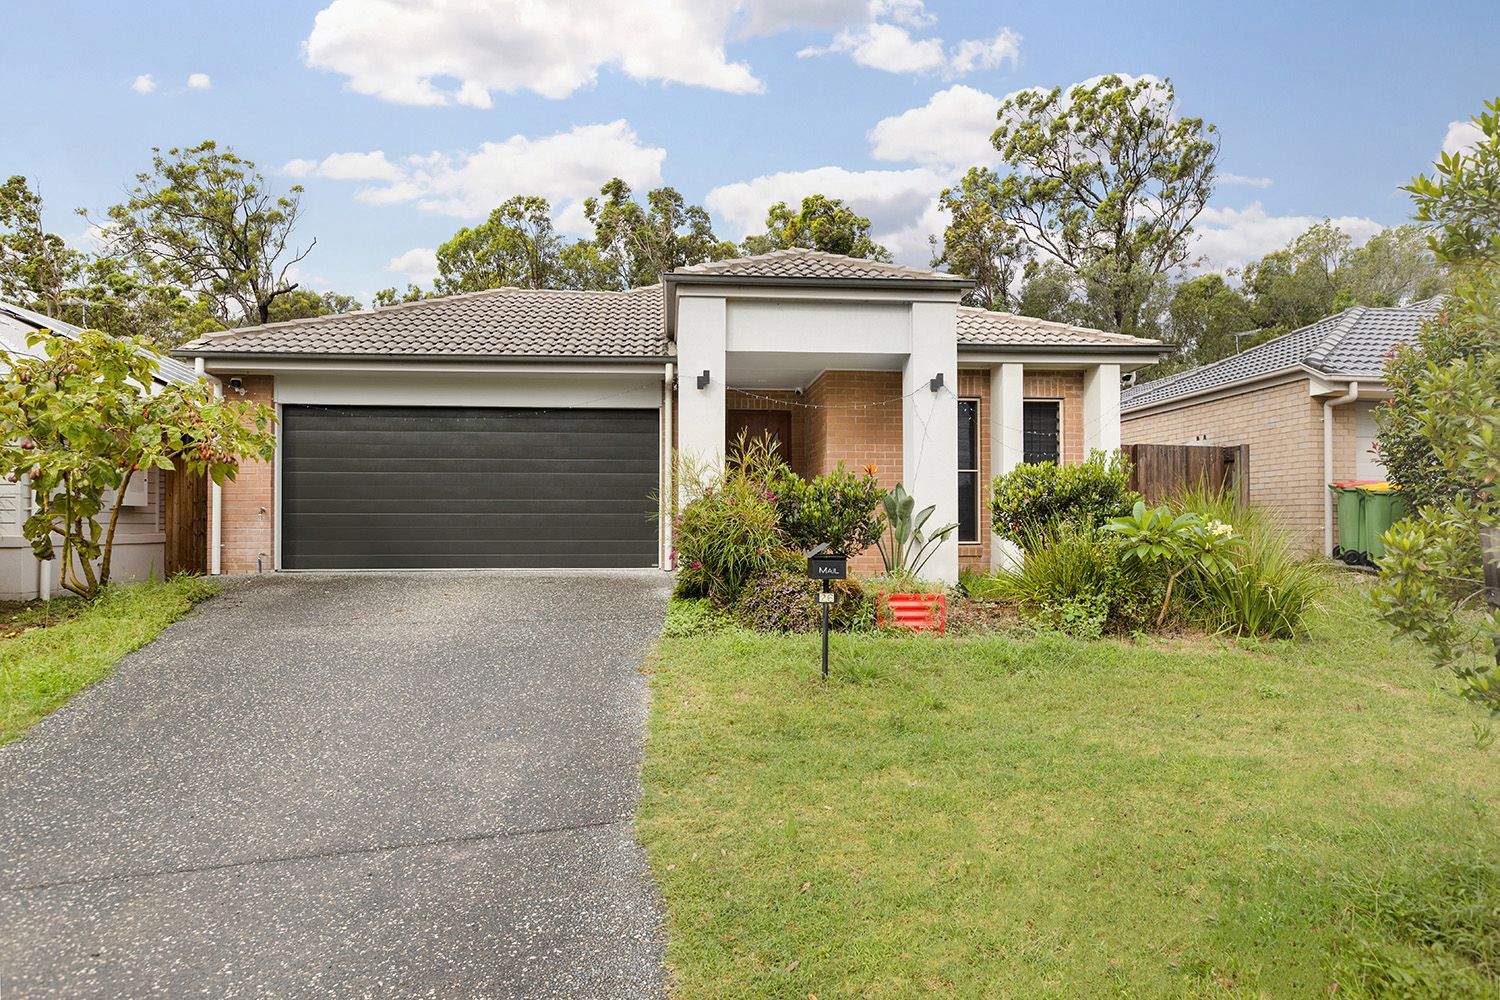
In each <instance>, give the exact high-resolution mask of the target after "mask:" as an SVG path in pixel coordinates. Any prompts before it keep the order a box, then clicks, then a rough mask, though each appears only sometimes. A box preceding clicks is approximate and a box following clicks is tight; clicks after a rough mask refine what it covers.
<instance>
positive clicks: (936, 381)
mask: <svg viewBox="0 0 1500 1000" xmlns="http://www.w3.org/2000/svg"><path fill="white" fill-rule="evenodd" d="M942 387H943V373H942V372H938V373H937V374H936V375H934V376H933V377H932V381H931V382H928V383H927V388H929V389H931V390H932V391H933V392H937V391H938V390H939V389H941V388H942Z"/></svg>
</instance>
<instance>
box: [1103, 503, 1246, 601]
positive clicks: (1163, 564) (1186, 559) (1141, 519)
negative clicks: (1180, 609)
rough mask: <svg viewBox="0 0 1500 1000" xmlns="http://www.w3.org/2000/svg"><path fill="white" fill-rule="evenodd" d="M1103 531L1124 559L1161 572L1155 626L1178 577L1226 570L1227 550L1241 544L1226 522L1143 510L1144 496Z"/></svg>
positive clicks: (1212, 574)
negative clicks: (1161, 587)
mask: <svg viewBox="0 0 1500 1000" xmlns="http://www.w3.org/2000/svg"><path fill="white" fill-rule="evenodd" d="M1104 530H1105V531H1108V532H1111V533H1112V534H1113V535H1114V536H1115V537H1116V538H1117V539H1118V540H1119V544H1120V553H1121V555H1122V556H1123V557H1124V559H1125V561H1126V562H1127V563H1131V564H1134V565H1137V566H1140V567H1142V568H1143V569H1146V570H1155V571H1160V572H1162V573H1165V574H1166V577H1167V588H1166V593H1165V594H1163V595H1162V601H1161V610H1160V611H1158V612H1157V614H1156V625H1157V627H1158V628H1160V627H1161V624H1162V622H1164V621H1166V618H1167V609H1168V607H1169V606H1170V605H1171V603H1172V587H1173V585H1175V584H1176V583H1177V580H1178V578H1179V577H1181V576H1183V575H1184V574H1186V573H1192V574H1193V575H1195V576H1197V577H1199V578H1202V579H1211V578H1214V577H1219V576H1224V575H1226V574H1229V573H1232V572H1234V564H1233V563H1231V562H1230V561H1229V557H1230V554H1231V553H1233V552H1235V551H1237V550H1238V549H1240V548H1241V547H1243V546H1244V544H1245V540H1244V539H1243V538H1241V537H1240V536H1239V535H1238V534H1237V533H1236V532H1235V530H1234V525H1232V524H1229V523H1227V522H1225V521H1220V520H1218V519H1217V518H1213V517H1204V516H1203V515H1201V514H1199V513H1198V512H1197V511H1192V510H1173V509H1172V508H1170V507H1166V506H1162V507H1155V508H1148V507H1147V506H1146V502H1145V501H1144V500H1137V501H1136V503H1135V508H1134V509H1133V510H1131V512H1130V513H1129V514H1127V515H1126V516H1124V517H1114V518H1110V521H1109V523H1108V524H1106V525H1105V526H1104Z"/></svg>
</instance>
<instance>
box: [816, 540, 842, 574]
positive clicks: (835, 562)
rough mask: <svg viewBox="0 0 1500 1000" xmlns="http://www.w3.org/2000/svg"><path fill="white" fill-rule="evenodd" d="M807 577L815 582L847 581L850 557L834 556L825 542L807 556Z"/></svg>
mask: <svg viewBox="0 0 1500 1000" xmlns="http://www.w3.org/2000/svg"><path fill="white" fill-rule="evenodd" d="M807 575H808V576H810V577H812V578H813V579H814V580H847V579H848V578H849V557H848V556H836V555H834V554H833V553H832V552H829V551H828V543H827V542H824V543H823V544H822V545H819V546H818V547H817V548H815V549H813V550H812V551H811V552H809V553H808V554H807Z"/></svg>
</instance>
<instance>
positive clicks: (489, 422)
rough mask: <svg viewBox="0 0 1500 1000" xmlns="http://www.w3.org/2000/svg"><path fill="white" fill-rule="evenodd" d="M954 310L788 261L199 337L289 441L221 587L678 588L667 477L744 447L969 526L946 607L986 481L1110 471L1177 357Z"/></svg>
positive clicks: (238, 503) (212, 370) (866, 278)
mask: <svg viewBox="0 0 1500 1000" xmlns="http://www.w3.org/2000/svg"><path fill="white" fill-rule="evenodd" d="M968 287H969V282H968V281H966V280H965V279H962V278H958V277H955V276H953V275H949V274H943V273H938V272H930V271H921V270H914V269H911V268H906V267H900V266H896V265H891V264H882V263H878V262H874V261H868V260H858V259H854V258H849V257H841V256H837V255H832V254H825V253H818V252H814V251H809V250H786V251H778V252H775V253H770V254H763V255H760V256H755V257H747V258H743V259H738V260H729V261H719V262H715V263H709V264H701V265H696V266H692V267H685V268H679V269H677V270H676V271H673V272H671V273H669V274H667V275H665V276H664V277H663V280H662V282H661V283H660V284H658V285H652V286H650V287H646V288H637V289H632V290H630V291H624V292H579V291H547V290H533V289H519V288H500V289H494V290H491V291H484V292H475V293H471V294H467V295H454V296H450V297H447V298H436V299H428V300H425V301H420V302H413V303H408V304H404V305H398V306H393V307H390V308H385V309H378V310H373V311H368V312H361V313H352V314H345V315H337V316H324V317H319V318H317V319H307V320H294V321H291V322H286V323H273V324H268V325H266V326H259V327H250V328H245V329H238V330H231V331H226V332H224V333H217V334H213V335H210V336H207V337H203V338H201V339H199V340H196V341H194V342H192V343H190V344H188V345H186V346H185V347H184V348H182V350H181V351H180V352H179V354H180V356H182V357H184V358H190V359H192V360H193V362H194V363H195V364H196V365H197V366H198V368H199V370H200V371H202V372H204V373H206V374H208V375H210V376H212V377H214V378H215V379H217V380H218V381H219V383H220V384H221V385H222V386H223V391H224V392H226V393H239V394H241V395H242V396H244V397H245V398H248V399H258V400H262V401H264V402H267V403H270V404H273V405H274V406H275V407H276V409H277V411H278V414H279V416H280V425H279V432H278V433H279V445H278V449H277V455H276V460H275V461H274V462H273V463H270V464H267V465H263V466H257V465H252V466H249V467H247V468H245V469H244V470H242V472H241V474H240V477H239V479H238V480H236V481H235V482H233V483H230V484H227V485H226V486H224V488H223V490H222V492H221V493H216V494H215V496H214V498H213V500H212V502H211V508H212V509H213V510H217V511H218V512H219V515H218V516H217V517H214V516H211V517H210V536H211V537H210V545H209V551H210V556H209V559H210V568H211V571H213V572H226V573H253V572H257V571H271V570H304V569H307V570H345V569H412V568H450V567H542V568H553V567H556V568H565V567H599V568H605V567H629V566H640V567H650V566H662V567H667V566H669V565H670V558H671V555H670V554H671V549H672V541H671V537H670V525H669V524H668V523H666V521H665V519H661V518H658V517H657V516H656V515H657V513H658V504H659V503H661V496H662V494H663V492H664V491H663V490H662V484H663V483H664V482H665V481H666V480H667V473H668V466H669V463H670V460H671V456H672V454H673V453H674V451H675V452H676V453H678V454H680V455H682V456H685V457H686V456H691V457H693V458H695V459H697V460H699V461H709V462H713V461H722V457H723V455H724V452H725V447H726V443H727V442H730V441H733V440H734V438H735V437H736V436H737V435H738V433H739V432H740V431H742V430H745V431H749V432H751V433H752V434H759V433H764V432H770V433H772V434H774V435H775V436H776V437H777V439H778V440H779V441H780V443H781V445H782V447H783V450H784V453H785V454H786V456H787V458H788V460H789V462H790V463H791V464H792V466H793V467H794V468H795V469H796V470H797V471H798V472H800V473H802V474H803V475H807V476H811V475H815V474H817V473H820V472H823V471H825V470H828V469H831V468H833V467H834V466H835V465H837V464H838V463H839V462H843V463H845V464H846V465H847V466H848V467H849V468H851V469H857V468H859V467H861V466H864V465H866V464H871V463H873V464H874V465H875V466H876V467H877V468H878V470H879V472H878V474H879V477H880V479H881V481H882V482H883V483H885V484H887V485H894V484H895V483H897V482H901V483H904V484H905V486H906V488H907V489H908V490H909V491H910V492H911V493H912V495H913V496H915V497H916V499H917V501H918V503H920V504H922V505H927V504H932V505H935V506H936V507H937V511H936V513H935V515H934V521H933V523H934V524H937V523H943V522H950V521H956V522H959V523H960V524H961V525H962V537H961V538H960V539H958V540H956V541H954V542H951V543H949V544H947V545H945V546H943V549H942V551H940V553H939V554H938V556H937V557H936V558H935V559H934V560H933V562H932V563H930V564H929V568H928V570H929V575H931V576H933V577H936V578H940V579H944V580H955V579H956V578H957V576H958V572H959V568H960V565H964V566H974V567H981V566H986V565H988V564H989V562H990V560H991V558H992V554H991V546H990V534H989V519H988V514H987V512H986V511H985V509H984V507H985V505H984V502H983V499H984V494H985V489H984V486H985V483H986V482H987V481H988V479H989V477H990V475H991V474H992V473H994V472H998V471H1000V470H1004V469H1009V468H1011V467H1013V466H1014V465H1016V464H1017V463H1019V462H1022V461H1024V460H1042V459H1046V458H1058V459H1060V460H1062V461H1065V462H1074V461H1078V460H1080V459H1082V458H1083V457H1084V456H1085V455H1086V454H1087V452H1088V449H1090V448H1115V447H1118V445H1119V398H1120V379H1121V373H1122V372H1129V371H1133V370H1135V369H1137V368H1140V367H1142V366H1144V365H1148V364H1151V363H1153V362H1155V361H1156V360H1157V359H1158V358H1160V357H1161V356H1162V354H1163V350H1164V349H1163V348H1162V346H1161V345H1160V344H1159V343H1157V342H1155V341H1145V340H1139V339H1137V338H1133V337H1125V336H1120V335H1117V334H1108V333H1101V332H1099V331H1097V330H1087V329H1080V328H1077V327H1072V326H1067V325H1064V324H1058V323H1047V322H1043V321H1040V320H1035V319H1029V318H1024V317H1019V316H1012V315H1009V314H1005V313H994V312H985V311H983V310H979V309H971V308H967V307H964V306H961V305H960V304H959V299H960V297H961V296H962V294H963V293H964V291H965V289H967V288H968ZM997 548H998V547H997ZM863 568H865V569H869V568H871V565H870V564H868V563H867V564H865V565H864V566H863Z"/></svg>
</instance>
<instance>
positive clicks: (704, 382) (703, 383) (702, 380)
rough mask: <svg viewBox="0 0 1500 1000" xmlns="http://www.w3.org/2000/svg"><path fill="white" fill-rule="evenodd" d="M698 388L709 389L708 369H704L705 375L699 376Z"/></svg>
mask: <svg viewBox="0 0 1500 1000" xmlns="http://www.w3.org/2000/svg"><path fill="white" fill-rule="evenodd" d="M698 388H700V389H707V388H708V369H707V368H705V369H703V374H702V375H699V376H698Z"/></svg>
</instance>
